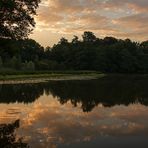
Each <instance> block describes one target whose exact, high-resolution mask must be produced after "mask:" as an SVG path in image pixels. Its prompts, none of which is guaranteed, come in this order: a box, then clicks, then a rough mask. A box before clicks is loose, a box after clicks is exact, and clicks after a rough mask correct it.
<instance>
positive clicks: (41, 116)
mask: <svg viewBox="0 0 148 148" xmlns="http://www.w3.org/2000/svg"><path fill="white" fill-rule="evenodd" d="M147 82H148V77H146V76H142V77H141V76H126V77H125V76H108V77H104V78H101V79H98V80H91V81H50V82H48V83H39V84H19V85H1V89H0V109H1V112H0V123H8V122H10V121H14V120H15V119H20V121H21V127H20V128H19V129H18V131H17V135H19V136H20V137H24V138H25V141H26V142H27V143H28V144H29V146H30V147H32V148H67V147H69V148H83V147H85V148H91V147H93V148H98V147H101V148H108V147H110V148H119V147H120V148H125V147H126V148H131V147H134V148H139V147H141V146H142V148H147V147H148V142H147V138H148V107H147V101H148V91H147Z"/></svg>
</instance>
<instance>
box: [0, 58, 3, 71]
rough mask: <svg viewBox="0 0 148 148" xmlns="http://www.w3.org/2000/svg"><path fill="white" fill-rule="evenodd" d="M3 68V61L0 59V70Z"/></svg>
mask: <svg viewBox="0 0 148 148" xmlns="http://www.w3.org/2000/svg"><path fill="white" fill-rule="evenodd" d="M2 67H3V61H2V58H1V57H0V69H1V68H2Z"/></svg>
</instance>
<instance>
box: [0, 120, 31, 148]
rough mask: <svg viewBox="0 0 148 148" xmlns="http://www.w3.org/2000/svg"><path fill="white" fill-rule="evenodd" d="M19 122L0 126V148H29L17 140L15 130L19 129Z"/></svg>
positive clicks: (20, 140)
mask: <svg viewBox="0 0 148 148" xmlns="http://www.w3.org/2000/svg"><path fill="white" fill-rule="evenodd" d="M19 122H20V121H19V120H16V121H15V122H14V123H11V124H0V147H1V148H29V146H28V144H27V143H24V142H22V139H17V138H16V135H15V129H17V128H19V126H20V125H19Z"/></svg>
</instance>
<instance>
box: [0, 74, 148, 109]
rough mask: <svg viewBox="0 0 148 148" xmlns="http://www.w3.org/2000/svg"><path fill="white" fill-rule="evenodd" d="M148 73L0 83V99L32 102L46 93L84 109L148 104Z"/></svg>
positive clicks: (5, 101) (8, 101)
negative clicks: (40, 81) (24, 82)
mask: <svg viewBox="0 0 148 148" xmlns="http://www.w3.org/2000/svg"><path fill="white" fill-rule="evenodd" d="M147 84H148V76H145V75H139V76H134V75H114V76H113V75H109V76H106V77H104V78H100V79H97V80H85V81H50V82H47V83H38V84H17V85H0V103H14V102H21V103H32V102H34V101H35V100H36V99H38V98H39V97H40V96H42V95H43V94H44V92H45V93H46V95H47V96H48V95H49V94H51V95H52V96H53V97H57V98H58V101H59V102H60V103H61V104H64V103H67V102H68V101H70V102H71V103H72V104H73V105H74V106H77V105H78V104H81V108H82V109H83V111H84V112H89V111H91V110H92V109H93V108H94V107H95V106H97V105H98V104H102V105H103V106H104V107H112V106H115V105H126V106H128V105H130V104H135V103H140V104H143V105H145V106H148V89H147Z"/></svg>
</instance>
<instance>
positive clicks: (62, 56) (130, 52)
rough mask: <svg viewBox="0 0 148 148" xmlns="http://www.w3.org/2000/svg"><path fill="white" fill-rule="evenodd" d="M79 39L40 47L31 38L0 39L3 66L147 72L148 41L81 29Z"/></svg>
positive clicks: (31, 68) (46, 69) (12, 67)
mask: <svg viewBox="0 0 148 148" xmlns="http://www.w3.org/2000/svg"><path fill="white" fill-rule="evenodd" d="M82 38H83V40H82V41H81V40H79V38H78V37H77V36H74V38H73V39H72V41H71V42H68V40H67V39H65V38H61V40H60V41H59V42H58V43H57V44H55V45H54V46H53V47H47V48H45V49H44V48H43V47H42V46H41V45H40V44H39V43H37V42H36V41H34V40H32V39H24V40H10V39H0V56H1V61H3V62H2V64H1V65H3V66H5V67H6V68H10V69H17V70H25V71H27V70H28V71H32V70H44V71H48V70H61V71H62V70H64V71H65V70H68V71H69V70H70V71H75V70H79V71H81V70H82V71H85V70H86V71H87V70H89V71H101V72H107V73H147V72H148V41H144V42H142V43H137V42H132V41H131V40H130V39H126V40H121V39H116V38H114V37H105V38H104V39H99V38H97V37H96V36H95V35H94V33H92V32H84V34H83V35H82Z"/></svg>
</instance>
